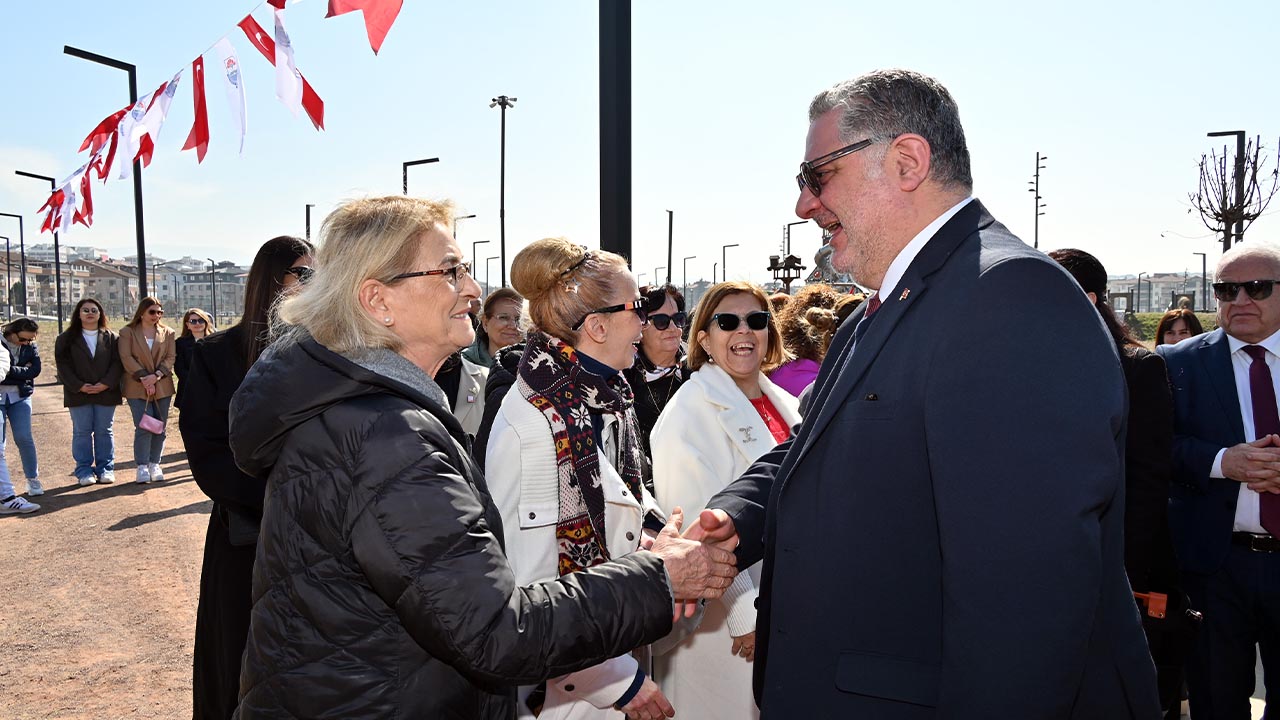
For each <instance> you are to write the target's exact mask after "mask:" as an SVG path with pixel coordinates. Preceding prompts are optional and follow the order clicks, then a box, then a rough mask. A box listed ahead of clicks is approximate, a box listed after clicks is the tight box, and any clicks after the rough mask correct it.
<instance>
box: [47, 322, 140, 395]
mask: <svg viewBox="0 0 1280 720" xmlns="http://www.w3.org/2000/svg"><path fill="white" fill-rule="evenodd" d="M119 339H120V336H118V335H116V334H115V333H114V332H112V331H110V330H99V331H98V345H97V348H96V349H95V350H94V353H93V355H90V354H89V346H88V345H86V344H85V342H84V337H83V336H81V334H80V331H79V330H75V329H71V330H66V331H64V332H63V333H62V334H61V335H59V336H58V339H57V340H55V341H54V343H53V359H54V361H55V362H56V363H57V366H58V378H59V379H61V380H62V404H63V405H64V406H66V407H77V406H80V405H119V404H120V375H121V374H122V373H123V372H124V368H123V366H121V365H120V351H119V349H117V348H116V342H117V341H118V340H119ZM95 383H102V384H103V385H106V386H107V389H106V390H103V391H102V392H100V393H97V394H96V395H88V394H85V393H82V392H80V388H81V387H83V386H85V385H93V384H95Z"/></svg>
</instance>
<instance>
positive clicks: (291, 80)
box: [273, 8, 302, 117]
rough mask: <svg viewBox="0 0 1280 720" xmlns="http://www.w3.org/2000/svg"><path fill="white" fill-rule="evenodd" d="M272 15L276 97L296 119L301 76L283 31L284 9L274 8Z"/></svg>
mask: <svg viewBox="0 0 1280 720" xmlns="http://www.w3.org/2000/svg"><path fill="white" fill-rule="evenodd" d="M273 14H274V15H275V20H276V28H275V29H276V32H275V41H276V52H275V65H276V97H277V98H279V99H280V102H282V103H284V105H285V107H287V108H289V111H290V112H292V113H293V116H294V117H298V111H299V110H301V109H302V74H301V73H299V72H298V66H297V64H295V63H294V61H293V43H291V42H290V41H289V33H288V32H286V31H285V29H284V8H276V9H275V11H274V13H273Z"/></svg>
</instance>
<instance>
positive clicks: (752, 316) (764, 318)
mask: <svg viewBox="0 0 1280 720" xmlns="http://www.w3.org/2000/svg"><path fill="white" fill-rule="evenodd" d="M711 319H712V320H714V321H715V323H716V327H718V328H720V329H721V330H723V331H725V332H733V331H734V330H737V329H738V326H739V325H741V324H742V321H743V320H746V321H747V327H749V328H751V329H752V330H763V329H765V328H767V327H769V313H767V312H765V311H764V310H756V311H755V312H749V313H747V315H746V317H743V316H741V315H734V314H733V313H716V314H715V315H712V316H711Z"/></svg>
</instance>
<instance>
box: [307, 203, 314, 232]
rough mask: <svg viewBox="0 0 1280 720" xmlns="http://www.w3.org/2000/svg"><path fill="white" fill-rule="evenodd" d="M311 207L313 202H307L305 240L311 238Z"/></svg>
mask: <svg viewBox="0 0 1280 720" xmlns="http://www.w3.org/2000/svg"><path fill="white" fill-rule="evenodd" d="M313 207H315V205H314V204H311V203H308V204H307V240H310V239H311V208H313Z"/></svg>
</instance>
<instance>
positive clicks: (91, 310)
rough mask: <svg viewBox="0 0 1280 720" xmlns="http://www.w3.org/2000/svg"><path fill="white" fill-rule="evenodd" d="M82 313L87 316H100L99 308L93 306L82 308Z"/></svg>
mask: <svg viewBox="0 0 1280 720" xmlns="http://www.w3.org/2000/svg"><path fill="white" fill-rule="evenodd" d="M80 312H82V313H84V314H85V315H98V314H100V312H99V310H98V308H96V307H94V306H93V305H85V306H84V307H82V308H80Z"/></svg>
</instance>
